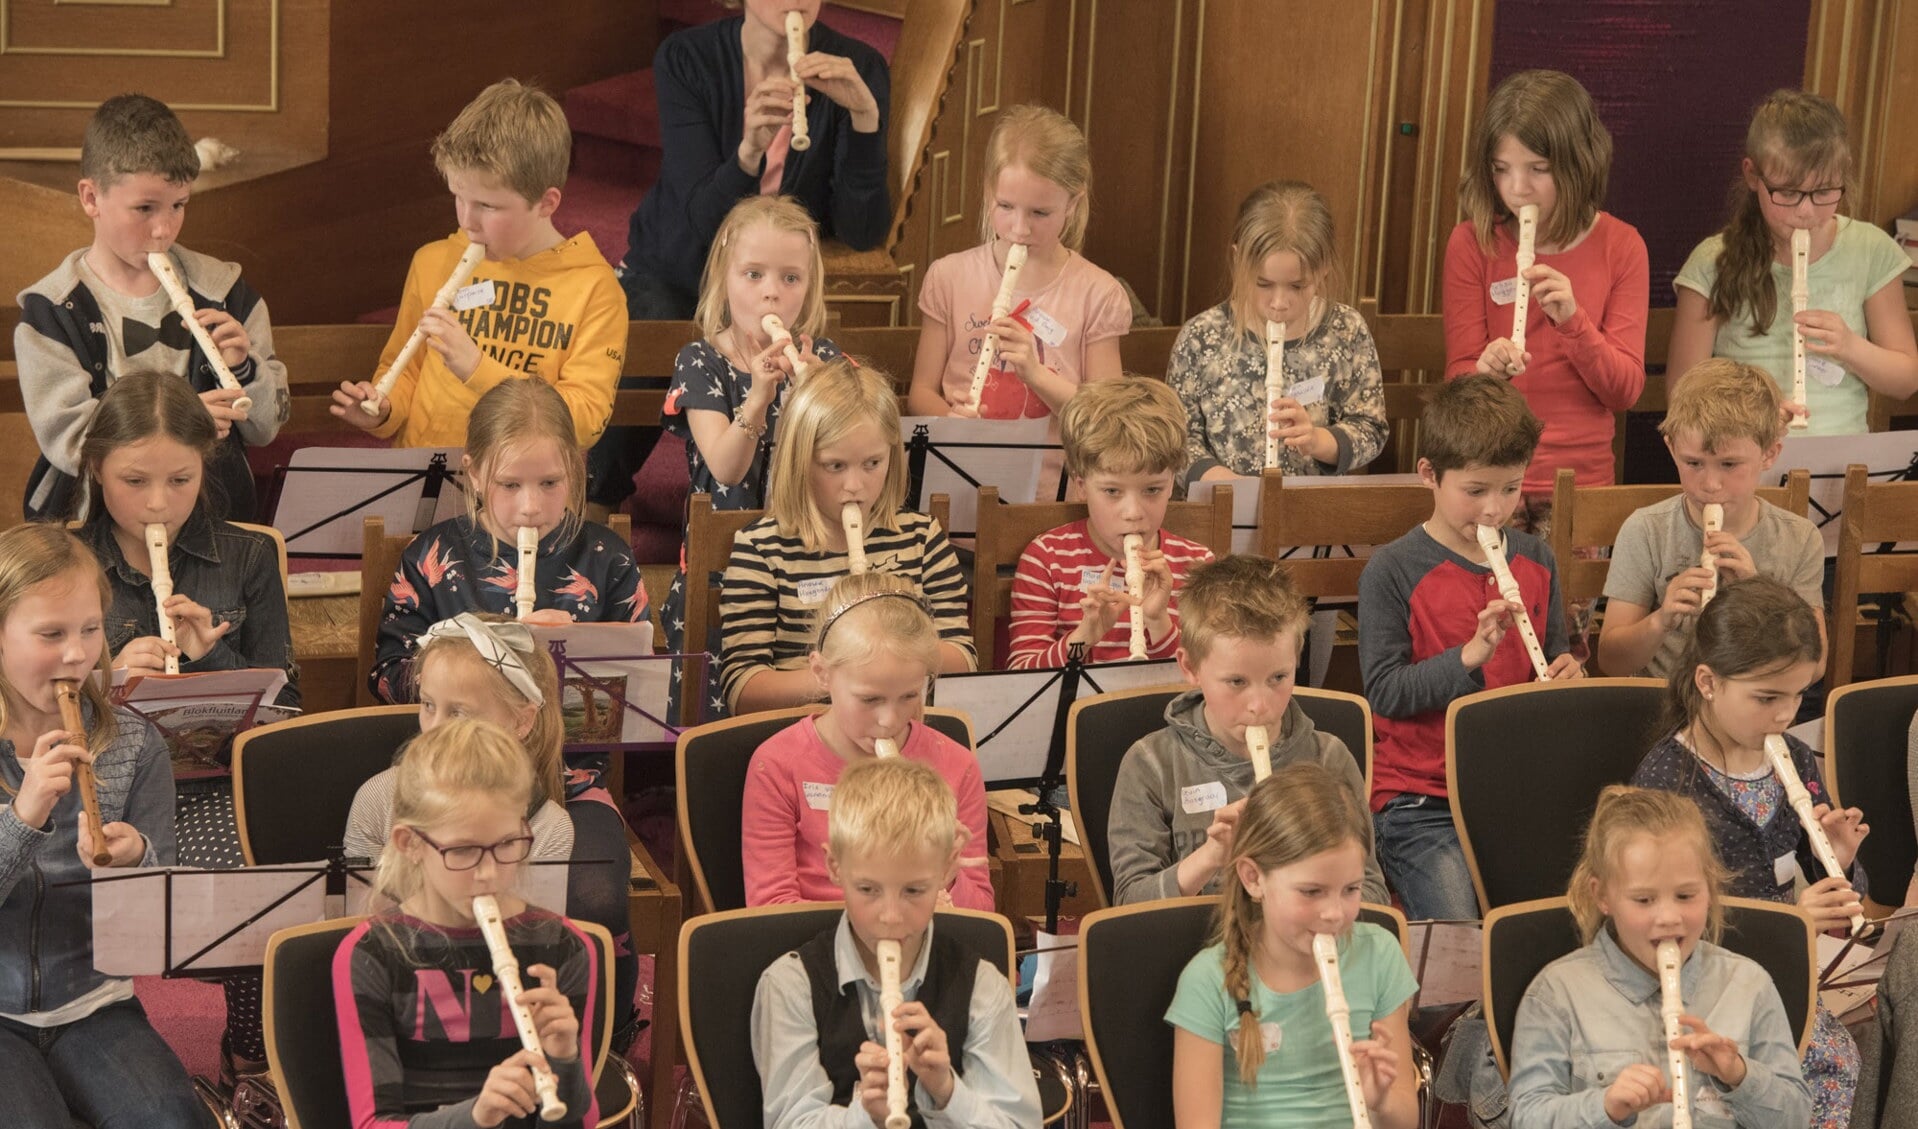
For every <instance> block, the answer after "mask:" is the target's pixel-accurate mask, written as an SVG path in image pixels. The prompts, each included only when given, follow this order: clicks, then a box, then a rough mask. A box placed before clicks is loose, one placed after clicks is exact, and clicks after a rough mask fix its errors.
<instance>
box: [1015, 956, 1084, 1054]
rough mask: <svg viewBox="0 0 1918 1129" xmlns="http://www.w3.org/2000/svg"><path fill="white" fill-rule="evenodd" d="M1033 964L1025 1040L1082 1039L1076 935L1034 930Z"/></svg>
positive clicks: (1082, 1028)
mask: <svg viewBox="0 0 1918 1129" xmlns="http://www.w3.org/2000/svg"><path fill="white" fill-rule="evenodd" d="M1033 937H1034V947H1035V948H1037V949H1038V950H1039V954H1038V955H1037V956H1036V957H1034V958H1033V959H1034V961H1036V962H1037V963H1036V967H1035V969H1034V971H1033V976H1032V1001H1031V1003H1029V1004H1027V1005H1026V1042H1028V1043H1048V1042H1051V1041H1052V1040H1054V1039H1083V1038H1085V1037H1086V1034H1085V1017H1084V1016H1083V1015H1081V1014H1080V1013H1079V936H1078V934H1076V933H1073V934H1067V935H1065V936H1056V935H1054V934H1051V933H1047V932H1046V931H1045V930H1043V929H1039V930H1035V931H1034V933H1033Z"/></svg>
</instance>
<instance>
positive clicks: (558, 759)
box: [412, 612, 566, 817]
mask: <svg viewBox="0 0 1918 1129" xmlns="http://www.w3.org/2000/svg"><path fill="white" fill-rule="evenodd" d="M473 615H474V616H476V617H477V618H479V619H481V620H484V621H485V622H487V623H512V622H513V619H512V618H511V617H510V616H503V615H497V614H495V613H493V612H474V613H473ZM515 653H516V654H519V652H515ZM428 659H433V660H436V661H439V662H453V661H455V660H457V661H459V662H463V663H466V664H468V665H469V666H471V667H472V668H474V669H476V670H482V671H485V672H486V679H487V685H488V686H489V687H491V689H492V692H493V695H494V696H495V697H497V698H500V699H501V700H502V701H504V702H506V704H507V705H508V706H509V707H510V708H513V709H522V708H524V707H526V706H528V705H531V704H532V700H531V699H529V698H528V697H527V696H526V695H525V694H522V693H521V692H520V691H519V688H518V687H516V686H514V685H513V683H512V682H511V680H509V679H508V678H507V677H506V676H505V675H504V674H502V673H500V671H499V669H498V668H497V667H495V666H494V665H493V664H492V663H490V662H487V661H486V660H485V659H484V658H483V657H481V655H480V653H479V648H478V647H475V646H474V645H473V641H472V640H471V639H468V638H467V637H466V636H464V635H429V636H426V637H425V638H423V639H421V640H420V645H419V649H418V650H417V651H415V652H413V660H412V662H413V685H414V686H416V687H417V686H418V685H419V683H420V676H421V675H422V674H424V673H425V672H426V663H427V660H428ZM519 660H520V662H521V663H523V664H525V666H526V672H527V673H528V674H531V675H532V676H533V684H534V685H535V686H538V687H539V692H540V696H541V697H543V698H544V699H546V700H545V701H544V702H543V703H541V704H540V706H539V712H538V713H537V714H535V715H534V717H533V728H532V729H531V730H529V731H528V732H527V734H526V737H525V738H524V741H523V745H524V748H525V750H526V755H527V756H528V757H529V758H531V760H532V765H533V798H532V800H531V801H530V802H529V803H528V804H527V806H526V813H527V815H528V816H529V817H530V816H531V815H532V813H533V812H535V811H537V810H538V809H539V807H540V805H541V804H544V803H545V802H546V801H547V800H552V801H553V802H554V803H561V802H564V799H565V796H566V787H565V773H566V759H565V750H566V718H565V715H564V714H563V713H562V712H561V708H560V707H561V704H562V703H561V700H560V686H559V670H558V668H557V667H555V666H554V665H553V656H552V653H551V652H549V651H548V650H547V649H546V648H545V647H544V646H542V645H540V644H538V643H537V642H535V644H534V646H533V649H532V651H531V652H530V653H524V654H519Z"/></svg>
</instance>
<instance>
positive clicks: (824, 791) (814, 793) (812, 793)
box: [800, 780, 832, 811]
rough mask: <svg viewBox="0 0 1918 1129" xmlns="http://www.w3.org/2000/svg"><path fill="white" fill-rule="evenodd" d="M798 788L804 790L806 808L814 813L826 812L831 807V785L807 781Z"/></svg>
mask: <svg viewBox="0 0 1918 1129" xmlns="http://www.w3.org/2000/svg"><path fill="white" fill-rule="evenodd" d="M800 787H801V788H803V789H805V792H806V806H807V807H809V808H811V809H812V810H814V811H826V810H827V809H829V808H831V807H832V785H830V784H821V783H820V782H819V781H817V780H808V781H805V782H804V783H803V784H801V785H800Z"/></svg>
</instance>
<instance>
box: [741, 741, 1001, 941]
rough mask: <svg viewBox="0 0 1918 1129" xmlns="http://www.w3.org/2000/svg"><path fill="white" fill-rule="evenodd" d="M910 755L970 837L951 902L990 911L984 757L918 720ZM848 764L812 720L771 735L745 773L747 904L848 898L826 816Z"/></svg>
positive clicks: (905, 752)
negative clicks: (830, 858) (946, 795)
mask: <svg viewBox="0 0 1918 1129" xmlns="http://www.w3.org/2000/svg"><path fill="white" fill-rule="evenodd" d="M899 755H900V756H902V757H905V758H906V759H907V760H915V761H920V762H922V763H924V764H927V765H930V766H931V767H932V770H933V771H934V772H937V773H938V774H939V775H940V777H942V778H943V779H944V780H945V782H946V783H947V784H949V785H951V786H952V794H953V795H954V796H955V797H957V799H958V801H959V825H960V826H961V827H964V828H965V829H966V831H967V832H968V838H967V840H966V843H965V845H964V846H963V847H961V848H960V849H959V875H958V877H957V878H955V879H953V883H952V886H951V890H952V903H953V904H954V905H956V906H958V907H959V908H961V909H977V910H985V911H986V912H988V913H990V912H992V909H993V904H992V876H991V874H990V873H989V871H988V870H987V864H986V785H985V780H984V778H983V777H981V776H980V775H979V760H978V758H976V757H974V756H973V755H972V752H971V750H969V749H967V748H966V747H965V746H963V745H960V744H958V743H957V742H955V741H953V740H952V739H951V738H949V737H947V736H945V735H944V734H942V733H939V732H937V731H935V730H932V729H929V728H927V727H926V726H925V725H923V724H921V723H919V722H916V721H915V722H913V724H912V730H911V732H910V733H909V734H908V735H907V737H906V740H905V743H904V744H903V745H902V746H901V747H900V749H899ZM845 770H846V762H845V760H844V759H843V758H842V757H840V755H839V754H838V753H836V752H834V751H833V749H832V747H831V746H829V745H827V744H826V741H825V738H823V737H821V736H820V735H819V725H818V719H817V718H813V717H808V718H802V719H801V720H799V721H797V722H795V723H793V724H792V725H789V726H787V727H786V728H784V729H782V730H780V731H779V732H778V733H775V734H773V735H772V737H771V738H769V739H768V740H767V741H766V743H765V744H763V745H761V746H759V751H758V752H756V753H754V754H753V763H752V766H751V767H750V768H748V769H747V770H746V798H745V802H744V807H743V810H742V815H743V825H742V827H741V829H740V844H739V846H740V852H741V861H742V862H743V863H744V865H745V870H746V904H747V905H749V906H763V905H772V904H775V903H779V902H836V901H839V900H840V899H841V898H843V897H845V895H844V894H843V893H841V892H840V889H839V887H837V886H835V885H833V881H832V878H831V876H830V875H828V874H827V873H826V850H825V844H826V813H827V809H828V808H829V807H830V806H831V804H832V790H833V785H835V784H837V783H838V782H839V774H840V773H841V772H844V771H845Z"/></svg>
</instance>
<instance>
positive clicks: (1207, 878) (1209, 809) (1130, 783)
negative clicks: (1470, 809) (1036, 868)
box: [1106, 556, 1387, 905]
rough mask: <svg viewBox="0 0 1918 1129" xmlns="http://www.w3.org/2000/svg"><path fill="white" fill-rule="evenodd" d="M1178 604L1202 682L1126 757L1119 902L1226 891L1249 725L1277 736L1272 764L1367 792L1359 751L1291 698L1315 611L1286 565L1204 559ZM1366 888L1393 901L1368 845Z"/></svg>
mask: <svg viewBox="0 0 1918 1129" xmlns="http://www.w3.org/2000/svg"><path fill="white" fill-rule="evenodd" d="M1179 607H1180V631H1181V636H1182V637H1181V641H1180V643H1181V645H1180V647H1179V669H1180V671H1181V672H1183V673H1184V675H1185V677H1186V681H1188V682H1191V683H1192V684H1193V686H1194V687H1195V689H1192V690H1187V691H1186V692H1185V693H1183V694H1181V695H1179V696H1178V697H1177V698H1174V699H1173V700H1172V701H1171V703H1170V704H1168V705H1167V706H1166V710H1165V720H1166V727H1165V728H1164V729H1161V730H1159V731H1158V732H1157V733H1154V734H1151V735H1150V736H1147V737H1143V738H1141V739H1140V740H1139V741H1138V742H1136V743H1135V744H1134V745H1133V746H1132V748H1131V749H1130V750H1129V751H1128V752H1127V753H1126V755H1125V760H1124V762H1122V763H1121V764H1120V766H1119V778H1118V781H1117V782H1116V783H1115V785H1114V788H1113V794H1112V811H1111V815H1110V817H1109V819H1108V821H1107V824H1106V826H1107V835H1108V841H1109V843H1110V845H1111V847H1110V849H1111V851H1112V883H1113V901H1114V903H1115V904H1118V905H1125V904H1127V903H1129V902H1145V901H1151V900H1153V899H1155V898H1177V897H1189V896H1191V895H1194V894H1212V893H1216V892H1217V891H1218V888H1219V880H1220V877H1221V875H1223V874H1229V873H1230V868H1229V867H1228V866H1227V863H1229V862H1230V860H1231V858H1232V829H1233V826H1234V824H1235V823H1236V822H1237V820H1238V817H1239V813H1240V811H1242V810H1243V809H1244V807H1245V794H1246V793H1247V792H1248V791H1250V790H1251V788H1252V784H1253V779H1252V761H1251V758H1250V755H1249V754H1248V753H1247V752H1246V747H1245V730H1246V727H1247V726H1252V725H1262V726H1264V727H1265V729H1266V732H1267V733H1268V734H1270V735H1271V736H1272V767H1273V768H1274V769H1275V770H1276V769H1278V768H1279V767H1280V766H1282V765H1287V764H1293V763H1296V762H1300V761H1311V762H1312V763H1315V764H1317V765H1319V766H1320V767H1322V768H1324V769H1325V770H1326V771H1328V772H1330V773H1331V774H1332V775H1333V777H1334V778H1336V779H1337V780H1339V781H1340V782H1342V783H1343V784H1344V785H1345V786H1346V788H1347V789H1348V790H1350V792H1351V794H1352V800H1353V802H1354V803H1356V804H1359V805H1361V807H1363V805H1364V804H1365V802H1366V794H1365V774H1364V771H1363V769H1362V768H1361V766H1360V764H1359V760H1358V757H1357V756H1355V755H1354V754H1353V753H1352V752H1351V750H1349V749H1347V748H1346V747H1345V743H1344V742H1342V741H1340V740H1339V739H1338V738H1337V737H1334V736H1332V735H1331V734H1329V733H1322V732H1320V731H1319V730H1318V729H1317V728H1316V727H1315V726H1313V724H1312V719H1311V718H1309V717H1307V716H1305V711H1304V710H1302V709H1300V708H1299V705H1298V703H1297V702H1294V701H1293V700H1292V690H1293V687H1294V680H1295V678H1296V676H1297V674H1298V666H1299V650H1300V647H1301V645H1302V644H1303V643H1304V640H1305V627H1306V622H1307V620H1308V617H1309V614H1310V609H1309V607H1308V605H1307V604H1306V601H1305V598H1304V597H1303V596H1301V595H1299V593H1298V591H1297V590H1296V589H1295V588H1293V586H1292V580H1291V577H1290V576H1288V575H1287V574H1286V571H1285V568H1284V566H1283V565H1280V564H1278V563H1277V562H1275V561H1271V560H1267V559H1265V558H1263V557H1252V556H1230V557H1225V558H1223V559H1221V560H1218V561H1215V562H1213V563H1211V564H1207V565H1203V566H1201V567H1199V568H1197V569H1195V570H1194V571H1193V572H1192V573H1191V574H1190V576H1189V577H1188V578H1187V580H1186V586H1185V590H1184V592H1183V593H1182V594H1181V595H1180V597H1179ZM1364 898H1365V900H1366V901H1368V902H1376V903H1381V904H1383V903H1384V902H1385V901H1386V900H1387V894H1386V890H1385V878H1384V876H1383V875H1382V874H1381V873H1380V871H1379V864H1378V860H1377V858H1376V856H1375V855H1374V853H1373V851H1372V847H1371V845H1370V844H1369V843H1368V844H1367V845H1366V853H1365V888H1364Z"/></svg>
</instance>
